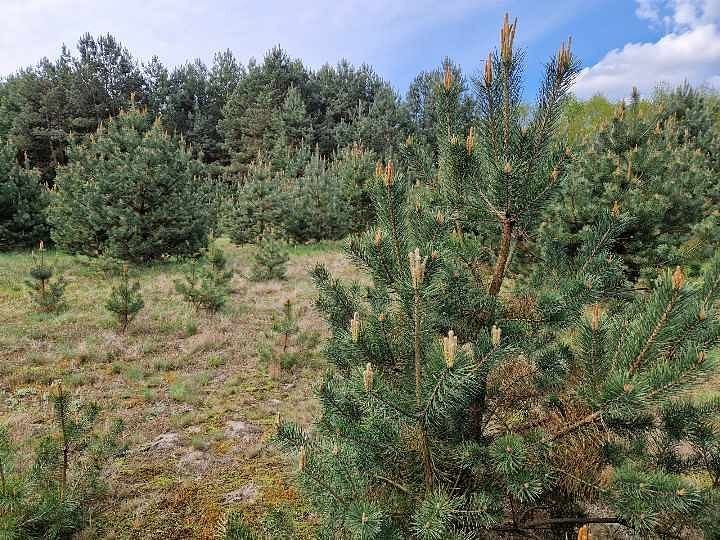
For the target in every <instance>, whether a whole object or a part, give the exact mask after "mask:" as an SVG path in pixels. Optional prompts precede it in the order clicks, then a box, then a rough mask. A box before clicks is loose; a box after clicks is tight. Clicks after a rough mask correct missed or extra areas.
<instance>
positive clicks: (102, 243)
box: [49, 106, 208, 261]
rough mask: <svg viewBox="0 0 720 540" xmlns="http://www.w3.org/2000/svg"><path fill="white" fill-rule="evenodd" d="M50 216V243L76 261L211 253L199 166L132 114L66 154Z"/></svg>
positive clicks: (173, 141) (159, 129)
mask: <svg viewBox="0 0 720 540" xmlns="http://www.w3.org/2000/svg"><path fill="white" fill-rule="evenodd" d="M68 159H69V164H68V165H67V166H64V167H61V168H60V169H59V171H58V175H57V177H56V179H55V185H56V188H57V190H56V193H54V196H53V197H52V201H51V204H50V208H49V219H50V222H51V224H52V226H53V231H52V238H53V240H54V241H55V242H56V243H57V245H58V246H59V247H60V248H62V249H65V250H67V251H69V252H72V253H83V254H88V255H98V254H103V255H110V256H113V257H118V258H121V259H124V260H129V261H150V260H153V259H158V258H161V257H164V256H177V255H191V254H193V253H196V252H197V251H198V250H200V249H201V248H203V247H204V246H205V245H206V241H207V220H208V209H207V208H206V204H205V198H204V197H202V196H200V195H201V193H200V188H199V181H198V180H197V179H196V176H197V175H198V174H199V173H200V172H201V170H200V164H199V163H198V162H196V161H194V160H193V159H192V156H191V153H190V152H189V151H188V150H187V149H186V148H185V146H184V144H183V143H182V142H181V141H178V140H177V139H176V138H175V137H173V136H170V135H168V134H167V133H165V132H164V131H163V129H162V127H161V125H160V123H159V122H155V123H151V119H150V116H149V114H148V113H147V112H144V111H141V110H139V109H137V108H136V107H134V106H133V107H132V108H131V109H129V110H128V111H125V112H123V113H121V114H120V115H119V116H117V117H116V118H113V119H111V120H110V121H109V122H108V123H107V124H106V125H104V126H101V127H100V128H99V129H98V131H97V133H96V134H95V135H94V136H92V137H90V138H87V139H84V140H83V141H75V142H73V143H72V144H71V145H70V147H69V148H68Z"/></svg>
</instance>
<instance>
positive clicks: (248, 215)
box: [221, 162, 289, 244]
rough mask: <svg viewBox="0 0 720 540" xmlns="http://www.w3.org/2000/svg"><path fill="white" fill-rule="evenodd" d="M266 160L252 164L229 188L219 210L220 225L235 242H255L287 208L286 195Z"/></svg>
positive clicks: (279, 222) (280, 217) (277, 223)
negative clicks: (232, 186) (230, 188)
mask: <svg viewBox="0 0 720 540" xmlns="http://www.w3.org/2000/svg"><path fill="white" fill-rule="evenodd" d="M280 188H281V184H280V182H279V181H278V179H277V178H276V177H275V175H274V174H273V171H272V169H271V167H270V165H269V164H267V163H263V162H257V163H254V164H252V166H251V168H250V171H249V173H248V174H247V176H245V178H244V180H243V182H242V183H239V184H238V185H237V186H236V187H235V189H232V190H231V192H230V196H229V197H227V195H225V196H226V202H225V203H224V205H223V208H222V210H221V228H222V230H223V232H224V233H225V234H227V235H228V236H229V237H230V239H231V240H232V241H233V242H235V243H238V244H245V243H254V242H255V241H257V239H258V238H260V237H261V236H263V235H265V234H267V233H268V232H269V231H270V230H271V229H273V228H277V227H278V226H280V224H281V223H282V221H283V217H284V215H285V212H287V206H288V203H289V201H288V197H287V195H286V193H284V192H283V191H282V190H281V189H280Z"/></svg>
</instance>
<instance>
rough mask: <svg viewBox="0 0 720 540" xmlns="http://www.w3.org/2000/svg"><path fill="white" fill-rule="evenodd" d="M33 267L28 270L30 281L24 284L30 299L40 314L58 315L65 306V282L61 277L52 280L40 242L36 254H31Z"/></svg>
mask: <svg viewBox="0 0 720 540" xmlns="http://www.w3.org/2000/svg"><path fill="white" fill-rule="evenodd" d="M32 257H33V267H32V268H31V270H30V277H31V278H32V279H31V280H27V281H26V282H25V284H26V285H27V287H28V289H29V290H30V297H31V298H32V300H33V302H34V303H35V305H36V306H37V309H38V310H39V311H40V312H42V313H59V312H61V311H63V310H64V309H65V308H66V307H67V304H66V303H65V301H64V295H65V286H66V283H65V280H64V279H63V277H62V276H60V277H58V278H57V279H52V277H53V274H54V271H53V269H52V267H50V266H48V265H47V263H46V261H45V245H44V242H43V241H42V240H41V241H40V244H39V249H38V253H35V252H33V255H32Z"/></svg>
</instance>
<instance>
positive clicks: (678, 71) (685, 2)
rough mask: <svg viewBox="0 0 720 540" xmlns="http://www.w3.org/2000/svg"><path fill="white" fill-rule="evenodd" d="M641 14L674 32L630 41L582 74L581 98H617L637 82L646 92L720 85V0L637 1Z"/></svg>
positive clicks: (579, 89) (578, 85)
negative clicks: (644, 40) (655, 38)
mask: <svg viewBox="0 0 720 540" xmlns="http://www.w3.org/2000/svg"><path fill="white" fill-rule="evenodd" d="M636 7H637V9H636V14H637V15H638V17H640V18H641V19H644V20H647V21H648V22H649V23H650V24H651V25H654V26H659V25H662V26H664V27H665V29H666V31H667V32H669V33H667V34H666V35H664V36H663V37H661V38H660V39H659V40H658V41H656V42H650V43H628V44H626V45H625V46H624V47H623V48H622V49H614V50H612V51H610V52H608V53H607V54H606V55H605V56H604V57H603V58H602V59H601V60H600V61H599V62H598V63H596V64H595V65H593V66H590V67H586V68H584V69H583V70H582V71H581V72H580V76H579V77H578V82H577V83H576V85H575V88H574V91H575V93H576V94H577V95H578V96H579V97H583V98H584V97H590V96H592V95H594V94H604V95H605V96H607V97H608V98H611V99H618V98H622V97H624V96H627V95H629V93H630V89H631V88H632V86H637V87H638V89H639V90H640V92H641V93H649V92H651V91H652V90H653V89H654V88H655V87H656V86H657V85H658V84H669V85H677V84H680V83H682V82H684V81H688V82H690V83H691V84H693V85H708V86H716V87H717V86H720V85H719V84H718V83H719V82H720V0H665V1H663V0H637V4H636Z"/></svg>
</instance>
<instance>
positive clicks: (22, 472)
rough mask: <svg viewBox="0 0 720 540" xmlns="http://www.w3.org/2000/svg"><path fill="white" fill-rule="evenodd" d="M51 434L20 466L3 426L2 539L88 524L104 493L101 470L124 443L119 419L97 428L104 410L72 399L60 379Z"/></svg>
mask: <svg viewBox="0 0 720 540" xmlns="http://www.w3.org/2000/svg"><path fill="white" fill-rule="evenodd" d="M49 399H50V403H51V404H52V406H53V410H54V426H55V430H54V432H53V433H49V434H47V435H46V436H45V437H43V438H42V439H41V441H40V443H39V444H38V446H37V449H36V452H35V456H34V461H33V463H32V466H31V467H29V468H28V469H26V468H23V467H21V466H19V465H20V464H21V463H23V460H20V459H17V458H16V455H15V449H14V448H13V447H12V445H11V444H10V438H9V435H8V433H7V431H6V430H5V429H4V428H2V427H0V507H1V508H2V510H1V511H0V537H2V538H70V537H73V535H74V534H75V533H77V532H79V531H81V530H82V529H83V528H84V527H85V526H86V525H87V523H88V522H89V519H90V513H89V505H90V504H91V503H92V502H94V501H95V500H96V499H97V498H98V496H100V495H101V494H102V492H103V489H104V485H103V482H102V476H101V473H102V470H103V469H104V468H105V467H106V465H107V464H108V461H109V460H110V459H111V458H112V457H113V456H114V455H116V454H117V453H118V452H119V451H120V450H121V447H120V446H119V444H118V437H119V435H120V432H121V430H122V424H121V423H120V422H114V423H113V424H112V427H111V428H110V429H108V430H106V431H102V432H99V431H98V430H96V429H95V426H96V424H97V421H98V417H99V412H100V408H99V407H98V406H97V405H96V404H87V405H86V404H82V403H80V402H79V401H76V400H74V399H71V396H70V395H68V394H67V392H66V391H65V389H64V388H63V385H62V383H61V382H59V381H58V382H55V383H53V384H52V385H51V387H50V392H49Z"/></svg>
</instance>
